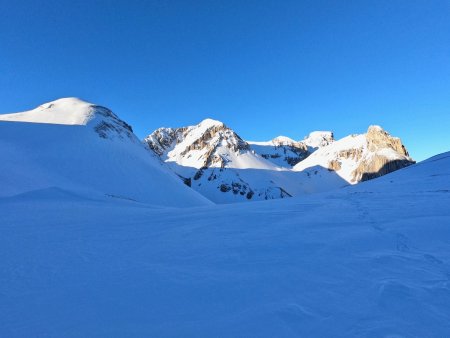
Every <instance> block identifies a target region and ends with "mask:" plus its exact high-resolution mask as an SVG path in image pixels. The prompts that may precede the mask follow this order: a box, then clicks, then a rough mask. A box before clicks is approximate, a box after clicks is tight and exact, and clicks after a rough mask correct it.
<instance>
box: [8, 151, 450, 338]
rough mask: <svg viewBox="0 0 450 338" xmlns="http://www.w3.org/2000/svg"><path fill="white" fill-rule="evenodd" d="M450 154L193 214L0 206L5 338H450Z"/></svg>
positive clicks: (13, 201) (93, 204)
mask: <svg viewBox="0 0 450 338" xmlns="http://www.w3.org/2000/svg"><path fill="white" fill-rule="evenodd" d="M449 205H450V153H446V154H442V155H439V156H436V157H434V158H431V159H429V160H427V161H425V162H422V163H419V164H417V165H412V166H409V167H407V168H404V169H401V170H398V171H396V172H395V173H392V174H390V175H387V176H384V177H382V178H379V179H376V180H371V181H367V182H363V183H361V184H359V185H356V186H350V187H347V188H345V189H341V190H340V191H333V192H328V193H326V194H315V195H310V196H303V197H299V198H291V199H284V200H277V201H264V202H255V203H247V204H245V203H241V204H234V205H216V206H207V207H200V208H192V209H183V210H177V209H168V210H165V209H163V208H160V209H155V208H151V207H147V206H145V205H142V204H139V203H135V202H132V201H126V200H119V199H112V200H109V201H105V200H102V201H95V200H87V199H83V198H81V197H79V196H76V195H74V194H71V193H68V192H66V191H62V190H54V189H47V190H43V191H34V192H29V193H27V194H24V195H20V196H14V197H3V198H0V271H1V275H0V276H1V278H0V298H1V302H0V318H2V320H1V321H0V336H2V337H9V338H22V337H27V338H28V337H180V336H182V337H338V338H339V337H436V338H440V337H448V336H449V334H450V321H449V313H450V292H449V286H450V277H449V276H450V240H449V239H450V208H449V207H448V206H449Z"/></svg>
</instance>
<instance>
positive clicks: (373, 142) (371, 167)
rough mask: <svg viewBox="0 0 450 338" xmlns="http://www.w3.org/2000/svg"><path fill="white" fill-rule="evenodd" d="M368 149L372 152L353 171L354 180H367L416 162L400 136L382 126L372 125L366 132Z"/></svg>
mask: <svg viewBox="0 0 450 338" xmlns="http://www.w3.org/2000/svg"><path fill="white" fill-rule="evenodd" d="M366 142H367V149H368V151H369V152H371V153H372V154H371V155H370V156H367V157H366V158H365V159H363V160H362V161H361V162H360V163H359V165H358V167H357V168H356V169H355V170H354V171H353V181H355V182H359V181H367V180H370V179H373V178H376V177H380V176H383V175H386V174H388V173H390V172H393V171H396V170H398V169H401V168H404V167H407V166H409V165H411V164H413V163H415V162H414V161H413V160H412V159H411V158H409V153H408V151H407V150H406V148H405V146H404V145H403V144H402V142H401V140H400V139H399V138H398V137H393V136H391V135H390V134H389V133H388V132H386V131H385V130H383V129H382V128H381V127H380V126H370V127H369V129H368V130H367V134H366Z"/></svg>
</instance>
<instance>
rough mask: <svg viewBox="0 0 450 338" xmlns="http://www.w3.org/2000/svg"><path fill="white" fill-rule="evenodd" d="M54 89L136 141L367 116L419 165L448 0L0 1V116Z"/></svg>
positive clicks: (354, 126) (442, 95) (438, 121)
mask: <svg viewBox="0 0 450 338" xmlns="http://www.w3.org/2000/svg"><path fill="white" fill-rule="evenodd" d="M67 96H76V97H80V98H83V99H85V100H87V101H90V102H94V103H98V104H102V105H105V106H107V107H109V108H111V109H112V110H114V111H115V112H116V113H117V114H118V115H119V116H120V117H121V118H123V119H125V120H126V121H127V122H129V123H130V124H132V125H133V127H134V129H135V131H136V133H137V134H138V136H140V137H143V136H144V135H145V134H148V133H149V132H151V131H152V130H154V129H156V128H158V127H160V126H183V125H190V124H196V123H198V122H199V121H200V120H202V119H204V118H206V117H211V118H215V119H219V120H222V121H224V122H225V123H226V124H228V125H229V126H230V127H232V128H234V129H235V130H236V131H237V132H238V133H239V134H240V135H241V136H242V137H244V138H246V139H251V140H265V139H271V138H273V137H275V136H277V135H280V134H282V135H286V136H290V137H292V138H295V139H300V138H303V137H304V136H305V135H306V134H307V133H308V132H309V131H312V130H333V131H334V132H335V134H336V136H337V137H342V136H345V135H347V134H350V133H360V132H364V131H365V130H366V128H367V126H368V125H370V124H380V125H382V126H383V127H384V128H385V129H387V130H388V131H390V132H391V133H392V134H394V135H397V136H400V137H401V138H402V139H403V141H404V142H405V144H406V146H407V147H408V148H409V150H410V153H411V154H412V156H413V157H415V158H416V159H418V160H421V159H424V158H426V157H428V156H430V155H433V154H435V153H438V152H443V151H447V150H450V141H449V140H450V137H449V129H450V1H444V0H422V1H415V0H407V1H403V0H373V1H369V0H361V1H351V0H342V1H320V0H319V1H318V0H311V1H301V0H296V1H287V0H283V1H279V0H278V1H263V0H255V1H245V0H236V1H235V0H226V1H225V0H223V1H214V0H209V1H194V0H192V1H188V0H181V1H176V0H173V1H144V0H142V1H135V0H128V1H119V0H117V1H96V0H91V1H73V0H71V1H65V0H58V1H53V0H44V1H35V0H33V1H31V0H30V1H20V0H8V1H6V0H0V113H8V112H15V111H21V110H27V109H30V108H33V107H35V106H37V105H39V104H41V103H43V102H47V101H51V100H53V99H56V98H59V97H67Z"/></svg>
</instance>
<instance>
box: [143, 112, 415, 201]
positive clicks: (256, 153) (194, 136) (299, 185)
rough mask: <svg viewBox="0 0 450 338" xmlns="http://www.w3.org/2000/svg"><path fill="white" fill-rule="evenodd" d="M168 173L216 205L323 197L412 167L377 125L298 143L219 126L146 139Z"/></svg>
mask: <svg viewBox="0 0 450 338" xmlns="http://www.w3.org/2000/svg"><path fill="white" fill-rule="evenodd" d="M144 142H145V143H146V144H147V145H148V146H149V148H150V149H151V150H153V151H154V152H155V153H156V154H157V155H158V156H159V157H160V158H161V160H162V161H163V162H165V163H166V164H167V165H168V167H169V168H170V169H171V170H172V171H174V172H175V173H176V174H177V175H178V176H180V177H181V178H182V179H183V181H184V182H185V183H186V184H188V185H189V186H190V187H192V188H193V189H195V190H197V191H198V192H199V193H201V194H202V195H204V196H205V197H207V198H208V199H210V200H212V201H213V202H216V203H232V202H240V201H251V200H266V199H275V198H285V197H291V196H297V195H300V194H305V193H313V192H321V191H326V190H331V189H335V188H339V187H343V186H345V185H349V184H356V183H359V182H361V181H366V180H369V179H373V178H376V177H379V176H382V175H385V174H388V173H390V172H392V171H395V170H398V169H401V168H404V167H406V166H408V165H410V164H413V163H415V162H414V161H413V160H412V159H411V157H410V156H409V154H408V152H407V150H406V148H405V146H404V145H403V144H402V142H401V140H400V139H399V138H397V137H393V136H391V135H390V134H389V133H388V132H386V131H385V130H383V129H382V128H381V127H379V126H370V127H369V128H368V130H367V132H366V133H365V134H359V135H356V134H354V135H350V136H347V137H344V138H343V139H340V140H335V139H334V135H333V133H332V132H329V131H315V132H312V133H310V134H309V135H308V136H307V137H306V138H305V139H304V140H300V141H295V140H293V139H290V138H288V137H285V136H279V137H276V138H274V139H273V140H271V141H267V142H254V141H245V140H243V139H242V138H241V137H240V136H239V135H238V134H237V133H236V132H235V131H234V130H232V129H230V128H229V127H228V126H226V125H225V124H224V123H222V122H220V121H215V120H211V119H206V120H204V121H202V122H201V123H199V124H198V125H195V126H189V127H182V128H159V129H157V130H155V131H154V132H153V133H151V134H150V135H149V136H147V137H146V138H145V139H144Z"/></svg>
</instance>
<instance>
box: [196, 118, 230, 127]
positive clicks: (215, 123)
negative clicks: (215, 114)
mask: <svg viewBox="0 0 450 338" xmlns="http://www.w3.org/2000/svg"><path fill="white" fill-rule="evenodd" d="M223 125H224V124H223V122H221V121H217V120H213V119H209V118H208V119H204V120H203V121H202V122H200V123H199V124H198V126H202V127H213V126H223Z"/></svg>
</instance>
